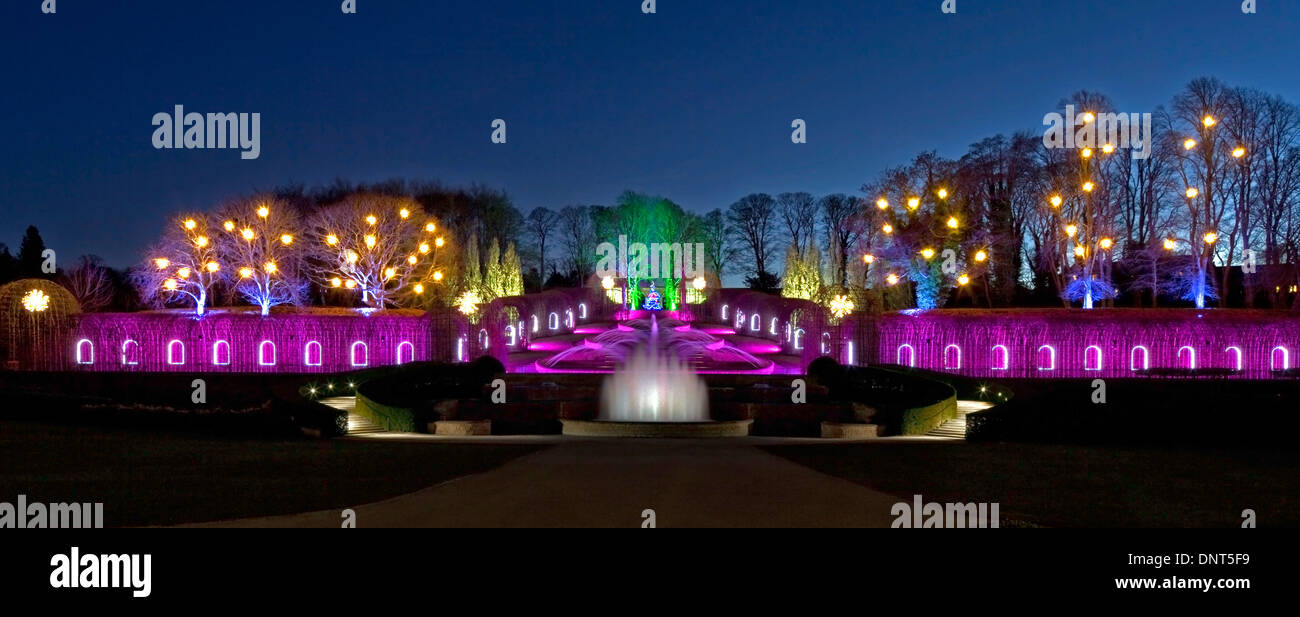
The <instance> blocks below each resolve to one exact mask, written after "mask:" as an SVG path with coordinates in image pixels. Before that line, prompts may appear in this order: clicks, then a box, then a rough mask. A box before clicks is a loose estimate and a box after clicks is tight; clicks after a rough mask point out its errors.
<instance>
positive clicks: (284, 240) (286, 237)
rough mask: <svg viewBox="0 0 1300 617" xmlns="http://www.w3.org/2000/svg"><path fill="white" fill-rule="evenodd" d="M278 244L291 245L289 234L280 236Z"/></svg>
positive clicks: (291, 240)
mask: <svg viewBox="0 0 1300 617" xmlns="http://www.w3.org/2000/svg"><path fill="white" fill-rule="evenodd" d="M280 243H281V244H283V245H285V246H289V245H290V244H293V236H292V235H290V234H280Z"/></svg>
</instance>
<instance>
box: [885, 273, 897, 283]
mask: <svg viewBox="0 0 1300 617" xmlns="http://www.w3.org/2000/svg"><path fill="white" fill-rule="evenodd" d="M885 282H886V283H889V284H890V285H897V284H898V275H897V274H890V275H889V276H886V277H885Z"/></svg>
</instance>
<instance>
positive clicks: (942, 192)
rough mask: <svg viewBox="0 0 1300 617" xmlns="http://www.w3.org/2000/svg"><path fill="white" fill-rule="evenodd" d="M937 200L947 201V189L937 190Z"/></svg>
mask: <svg viewBox="0 0 1300 617" xmlns="http://www.w3.org/2000/svg"><path fill="white" fill-rule="evenodd" d="M939 199H948V189H939Z"/></svg>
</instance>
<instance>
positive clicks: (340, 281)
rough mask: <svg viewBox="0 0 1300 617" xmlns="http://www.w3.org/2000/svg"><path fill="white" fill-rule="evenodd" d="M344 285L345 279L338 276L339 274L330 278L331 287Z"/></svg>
mask: <svg viewBox="0 0 1300 617" xmlns="http://www.w3.org/2000/svg"><path fill="white" fill-rule="evenodd" d="M342 285H343V279H341V278H339V277H337V276H336V277H334V278H332V279H330V286H331V287H339V286H342Z"/></svg>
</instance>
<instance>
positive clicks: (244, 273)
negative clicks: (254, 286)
mask: <svg viewBox="0 0 1300 617" xmlns="http://www.w3.org/2000/svg"><path fill="white" fill-rule="evenodd" d="M239 276H240V278H248V277H250V276H253V269H252V268H250V267H248V266H244V267H242V268H240V269H239Z"/></svg>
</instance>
